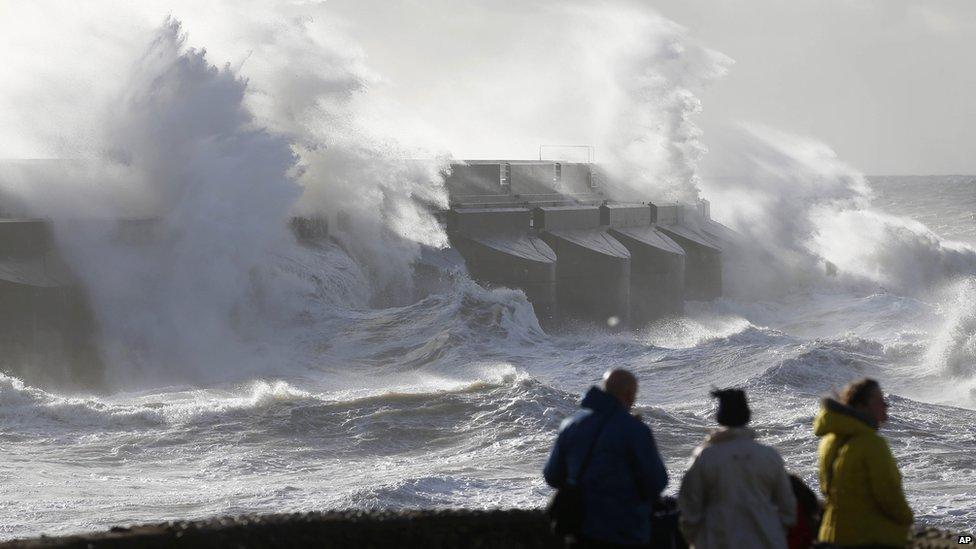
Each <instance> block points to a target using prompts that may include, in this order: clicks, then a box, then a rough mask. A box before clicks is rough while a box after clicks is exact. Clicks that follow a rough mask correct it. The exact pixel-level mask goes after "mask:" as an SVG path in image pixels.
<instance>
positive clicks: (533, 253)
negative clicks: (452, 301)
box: [447, 208, 557, 319]
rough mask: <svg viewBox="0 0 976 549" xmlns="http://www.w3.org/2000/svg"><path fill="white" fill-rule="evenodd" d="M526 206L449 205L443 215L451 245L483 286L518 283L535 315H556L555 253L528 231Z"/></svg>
mask: <svg viewBox="0 0 976 549" xmlns="http://www.w3.org/2000/svg"><path fill="white" fill-rule="evenodd" d="M530 223H531V217H530V212H529V210H528V209H527V208H467V209H454V210H451V212H450V214H449V216H448V218H447V226H448V232H449V234H450V235H451V237H450V238H451V245H452V246H453V247H454V248H455V249H456V250H457V251H458V252H459V253H460V254H461V255H462V256H463V257H464V259H465V263H466V265H467V267H468V272H469V273H470V274H471V276H472V278H474V279H475V280H477V281H479V282H481V283H484V284H487V285H499V286H507V287H511V288H521V289H522V290H523V291H524V292H525V295H526V297H527V298H528V299H529V301H530V302H531V303H532V305H533V307H534V308H535V312H536V316H538V317H539V318H543V319H546V318H552V317H554V316H555V315H556V313H557V311H556V254H555V252H554V251H553V250H552V248H550V247H549V246H548V245H547V244H546V242H544V241H543V240H542V239H540V238H539V237H538V236H536V235H534V234H530V233H529V229H530Z"/></svg>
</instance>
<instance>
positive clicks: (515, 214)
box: [447, 208, 531, 235]
mask: <svg viewBox="0 0 976 549" xmlns="http://www.w3.org/2000/svg"><path fill="white" fill-rule="evenodd" d="M530 221H531V212H530V211H529V209H528V208H454V209H453V210H451V212H450V214H449V215H448V217H447V230H448V231H450V232H457V233H463V234H468V235H478V234H492V233H499V234H510V233H517V232H527V231H528V230H529V225H530Z"/></svg>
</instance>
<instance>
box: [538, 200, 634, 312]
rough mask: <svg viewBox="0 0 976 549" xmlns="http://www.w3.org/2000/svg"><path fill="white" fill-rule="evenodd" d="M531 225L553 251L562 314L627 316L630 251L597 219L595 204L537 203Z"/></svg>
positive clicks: (598, 217) (597, 210)
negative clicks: (541, 204)
mask: <svg viewBox="0 0 976 549" xmlns="http://www.w3.org/2000/svg"><path fill="white" fill-rule="evenodd" d="M532 218H533V227H534V228H535V230H537V231H539V234H540V236H541V237H542V239H543V240H544V241H545V242H546V244H548V245H549V247H551V248H552V249H553V251H555V252H556V258H557V259H558V261H557V263H556V297H557V299H558V300H559V308H560V311H561V313H562V316H564V317H565V316H567V315H568V316H572V317H577V318H585V319H589V320H594V321H598V322H609V323H610V324H611V325H614V326H615V325H616V324H617V323H619V322H624V323H626V322H629V321H630V252H629V251H628V250H627V248H626V247H625V246H624V245H622V244H621V243H620V242H617V240H616V239H614V238H613V237H612V236H610V235H609V234H608V233H607V228H606V227H604V226H602V225H601V224H600V209H599V208H598V207H596V206H540V207H537V208H535V209H534V210H533V211H532Z"/></svg>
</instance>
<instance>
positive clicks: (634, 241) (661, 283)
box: [600, 204, 685, 324]
mask: <svg viewBox="0 0 976 549" xmlns="http://www.w3.org/2000/svg"><path fill="white" fill-rule="evenodd" d="M600 214H601V224H602V225H605V226H607V227H609V228H610V230H609V233H610V235H611V236H612V237H614V238H615V239H616V240H617V241H618V242H620V243H621V244H623V245H624V247H626V248H627V250H628V251H629V252H630V257H631V261H630V316H631V322H632V323H634V324H644V323H646V322H648V321H651V320H655V319H658V318H661V317H666V316H674V315H680V314H681V313H682V312H684V282H685V251H684V249H682V248H681V246H679V245H678V244H677V243H676V242H675V241H674V240H672V239H670V238H668V237H667V236H666V235H665V234H664V233H662V232H661V231H660V230H658V229H657V227H655V226H654V225H653V224H652V221H651V220H652V216H653V214H654V208H653V207H652V206H650V205H646V204H644V205H641V204H636V205H635V204H604V205H603V206H601V207H600Z"/></svg>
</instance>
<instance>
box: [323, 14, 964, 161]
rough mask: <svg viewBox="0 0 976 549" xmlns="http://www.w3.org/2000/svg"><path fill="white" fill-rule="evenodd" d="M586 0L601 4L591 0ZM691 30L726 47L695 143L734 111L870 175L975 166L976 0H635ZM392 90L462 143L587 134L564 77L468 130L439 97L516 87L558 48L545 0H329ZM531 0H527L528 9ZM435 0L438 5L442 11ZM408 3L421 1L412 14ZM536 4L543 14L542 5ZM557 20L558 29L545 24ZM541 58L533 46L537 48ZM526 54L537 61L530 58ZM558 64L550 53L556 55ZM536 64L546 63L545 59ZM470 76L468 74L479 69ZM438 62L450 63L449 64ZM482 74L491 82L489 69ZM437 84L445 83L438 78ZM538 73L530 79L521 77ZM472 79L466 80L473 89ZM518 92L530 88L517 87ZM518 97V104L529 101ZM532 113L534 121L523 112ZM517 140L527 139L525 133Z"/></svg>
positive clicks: (505, 144)
mask: <svg viewBox="0 0 976 549" xmlns="http://www.w3.org/2000/svg"><path fill="white" fill-rule="evenodd" d="M593 4H595V5H598V3H595V2H594V3H593ZM643 4H644V5H647V6H651V7H653V8H655V9H657V10H658V11H659V12H660V13H662V14H663V15H665V16H667V17H668V18H670V19H672V20H674V21H676V22H678V23H680V24H681V25H683V26H685V27H687V28H688V32H689V36H690V37H691V38H692V39H694V40H697V41H699V42H701V43H702V44H704V45H705V46H707V47H710V48H713V49H716V50H718V51H720V52H722V53H725V54H727V55H728V56H730V57H731V58H732V59H734V60H735V64H734V65H733V66H732V68H731V71H730V73H729V74H728V76H726V77H724V78H723V79H721V80H719V81H717V82H715V83H713V84H712V85H711V86H710V87H708V88H707V89H706V90H705V91H704V92H702V93H701V98H702V101H703V104H704V111H703V113H702V114H701V115H700V118H699V121H700V126H701V127H702V129H703V130H704V132H705V135H704V141H705V144H706V145H708V146H709V147H715V146H716V144H715V143H714V141H715V138H714V136H715V135H717V134H718V132H719V131H720V129H721V128H722V127H723V126H724V125H726V124H730V123H738V122H749V123H761V124H766V125H769V126H773V127H775V128H778V129H781V130H784V131H790V132H795V133H799V134H802V135H807V136H811V137H815V138H818V139H820V140H822V141H824V142H826V143H827V144H829V145H830V146H832V147H833V148H834V149H835V150H836V151H837V153H838V155H839V156H840V157H841V158H842V159H844V160H846V161H848V162H849V163H851V164H852V165H854V166H856V167H857V168H859V169H861V170H863V171H864V172H866V173H870V174H912V173H924V174H941V173H970V174H971V173H976V103H974V98H976V62H974V60H976V1H973V0H947V1H939V0H924V1H908V0H789V1H787V0H644V2H643ZM331 5H332V6H333V7H334V8H336V9H337V10H338V11H340V12H341V13H344V14H345V15H347V16H348V18H349V20H350V22H351V26H350V32H351V34H352V35H353V36H355V37H356V38H357V39H358V40H359V41H360V42H361V43H362V45H363V48H364V49H365V51H366V53H367V56H368V61H369V63H370V64H371V65H372V66H373V67H375V68H376V69H377V70H378V72H380V73H381V74H383V75H385V76H386V77H387V78H388V79H389V85H390V86H391V90H390V93H394V94H395V95H397V97H398V99H399V100H400V101H401V102H403V103H404V104H405V105H406V106H408V107H410V108H411V109H414V110H415V111H416V112H417V113H418V114H420V115H421V117H423V118H425V119H426V120H427V121H428V122H430V123H431V124H433V125H435V126H437V127H438V129H439V131H441V132H443V133H445V134H447V138H448V140H449V141H450V142H452V143H455V144H456V143H464V144H465V145H455V146H454V147H453V149H454V152H455V153H456V154H458V155H459V156H462V157H499V156H518V157H533V156H535V155H536V154H537V146H538V142H540V141H542V142H547V140H549V141H548V142H552V141H565V140H570V141H582V142H586V141H587V140H588V131H589V130H588V128H586V124H585V123H577V122H580V121H579V120H574V119H573V115H574V111H575V110H576V109H574V108H573V101H574V99H575V100H579V101H585V100H587V99H590V98H586V97H575V98H574V91H573V90H572V89H569V90H566V89H561V90H553V92H554V93H553V95H552V97H553V103H554V104H555V105H557V106H558V107H547V106H540V105H537V107H538V108H539V109H547V108H550V109H552V110H553V111H554V112H557V111H558V112H562V113H565V117H564V118H565V119H563V120H562V122H560V119H561V117H559V116H552V115H553V114H554V112H550V113H549V115H547V116H534V114H533V113H531V112H519V113H517V114H514V115H511V116H508V115H507V114H506V113H505V112H501V111H500V110H499V109H494V114H493V115H488V114H486V115H485V118H486V119H487V118H492V119H493V120H495V121H497V120H499V119H501V120H505V121H506V123H507V124H508V125H509V127H510V128H511V129H512V130H515V129H517V130H520V133H519V132H516V131H511V132H504V131H501V132H500V131H499V130H497V129H493V130H492V131H489V132H487V134H488V135H486V132H478V131H477V129H475V128H470V127H464V126H461V125H460V124H458V125H455V126H452V121H464V122H465V123H467V122H470V121H471V120H475V119H477V118H478V117H477V116H475V113H470V112H466V113H464V114H465V116H459V113H456V112H451V110H450V108H447V107H445V100H444V96H443V93H444V91H445V90H444V89H445V87H448V88H450V91H451V92H460V93H469V94H478V93H483V94H484V96H485V101H483V102H482V104H484V105H485V108H486V110H492V108H493V107H494V106H496V105H497V101H499V100H500V99H501V98H500V97H498V95H499V94H507V97H509V98H511V99H512V100H513V102H517V101H519V100H520V99H521V95H522V94H521V93H520V92H519V86H518V83H517V82H509V83H504V81H505V80H506V79H507V78H511V77H512V74H525V71H524V70H522V71H521V72H520V71H519V70H517V69H516V70H511V71H507V70H506V65H507V64H511V65H512V66H514V67H519V66H521V67H522V69H525V68H528V67H533V66H535V67H544V66H545V63H544V58H545V55H546V52H545V48H549V49H550V53H551V54H552V56H553V59H554V60H556V61H558V60H559V59H560V52H558V51H555V50H558V46H554V45H553V44H554V42H553V41H552V36H551V35H552V33H554V32H560V30H559V29H562V32H569V31H567V30H566V29H565V28H563V27H561V26H560V25H559V22H558V21H553V25H552V26H547V25H545V10H544V8H541V7H539V6H543V5H544V3H542V2H528V3H526V4H519V7H518V8H517V9H516V8H512V4H511V3H508V2H490V1H489V2H472V1H469V0H459V1H457V2H445V1H444V0H426V1H420V0H405V1H403V2H397V3H395V4H392V5H391V3H389V2H379V1H376V0H336V1H335V2H332V3H331ZM526 6H528V7H526ZM445 8H447V9H445ZM417 14H421V15H422V17H421V18H420V21H422V22H423V24H417V18H416V17H415V16H416V15H417ZM540 14H542V15H540ZM554 29H556V30H554ZM540 59H542V60H541V61H540ZM532 63H535V64H534V65H533V64H532ZM557 69H558V67H557ZM541 70H542V71H543V72H544V70H545V69H541ZM475 74H477V75H478V77H475ZM445 75H450V76H449V77H448V76H445ZM484 77H488V79H489V80H490V79H491V78H494V79H496V80H498V81H500V82H503V83H498V82H495V83H490V82H487V83H486V80H485V78H484ZM446 83H447V84H449V85H447V84H446ZM530 85H538V82H534V83H532V82H527V83H525V87H528V86H530ZM472 88H477V89H472ZM523 91H526V90H523ZM524 108H529V107H527V106H525V107H524ZM533 120H536V121H542V122H540V124H541V125H539V126H533V123H534V122H533ZM522 138H524V139H522Z"/></svg>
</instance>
